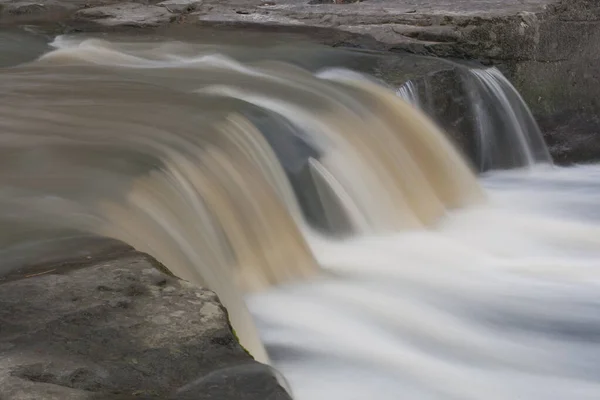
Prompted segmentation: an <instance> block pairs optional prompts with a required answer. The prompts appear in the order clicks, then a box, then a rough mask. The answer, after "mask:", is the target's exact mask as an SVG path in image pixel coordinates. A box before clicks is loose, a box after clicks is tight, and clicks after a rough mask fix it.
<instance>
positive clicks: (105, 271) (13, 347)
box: [0, 239, 289, 400]
mask: <svg viewBox="0 0 600 400" xmlns="http://www.w3.org/2000/svg"><path fill="white" fill-rule="evenodd" d="M86 246H87V250H85V248H86ZM77 247H79V248H80V250H79V253H80V254H79V257H78V258H72V259H65V260H63V261H60V260H58V259H56V258H55V257H53V256H51V254H50V253H47V254H46V255H45V259H44V260H42V261H43V262H42V263H37V264H35V265H34V264H31V265H28V266H27V267H26V268H24V269H23V268H20V269H14V270H12V271H11V272H10V273H9V274H8V275H4V276H3V277H2V278H1V280H0V398H1V399H10V400H25V399H27V400H42V399H43V400H54V399H56V400H69V399H73V400H75V399H77V400H79V399H86V400H101V399H102V400H111V399H113V400H117V399H180V400H184V399H194V400H202V399H219V400H229V399H231V400H234V399H235V400H238V399H239V400H243V399H248V400H289V396H288V395H287V393H286V392H285V391H284V390H283V389H282V388H281V387H280V386H279V384H278V383H277V380H276V378H275V377H274V375H273V373H272V371H271V370H270V368H269V367H267V366H265V365H262V364H259V363H257V362H255V361H254V360H253V359H252V357H251V356H250V355H249V354H247V353H246V352H245V350H244V349H243V348H242V347H241V346H240V344H239V343H238V341H237V340H236V338H235V335H234V333H233V332H232V329H231V327H230V325H229V321H228V318H227V312H226V310H225V309H224V308H223V306H222V305H221V304H220V302H219V300H218V298H217V296H216V295H215V294H214V293H213V292H211V291H208V290H205V289H201V288H198V287H195V286H193V285H191V284H189V283H187V282H185V281H181V280H179V279H176V278H174V277H172V276H170V275H168V274H165V273H163V272H161V271H159V269H157V268H156V267H158V268H161V267H160V265H159V264H158V263H157V262H156V261H155V260H153V259H152V258H150V257H149V256H147V255H145V254H142V253H138V252H136V251H134V250H133V249H131V248H129V247H127V246H125V245H123V244H120V243H119V242H114V241H107V240H98V239H94V240H88V241H87V243H83V242H80V243H77ZM57 254H58V253H57ZM84 254H86V255H84Z"/></svg>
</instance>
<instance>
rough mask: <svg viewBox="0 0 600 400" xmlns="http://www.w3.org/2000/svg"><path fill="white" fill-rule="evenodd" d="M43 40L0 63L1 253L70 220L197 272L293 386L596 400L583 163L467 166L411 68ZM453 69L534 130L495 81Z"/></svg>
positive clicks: (319, 391)
mask: <svg viewBox="0 0 600 400" xmlns="http://www.w3.org/2000/svg"><path fill="white" fill-rule="evenodd" d="M54 45H55V47H57V48H56V49H55V50H53V51H51V52H48V53H46V54H44V55H43V56H42V57H40V58H39V59H38V60H36V61H33V62H29V63H25V64H20V65H18V66H14V67H11V68H4V69H2V70H0V87H2V89H3V93H2V95H1V96H0V153H1V156H0V166H1V168H0V202H1V204H2V207H1V208H0V210H1V211H0V228H1V229H0V231H2V232H8V229H9V227H10V228H11V229H13V230H14V231H15V232H22V233H19V235H18V237H10V235H6V237H2V240H3V241H2V243H1V245H2V251H3V254H9V253H10V252H11V251H13V252H14V250H15V248H17V247H18V246H20V245H22V244H23V242H27V241H28V240H33V239H35V240H40V238H42V239H43V240H52V239H53V238H55V239H56V240H60V238H62V237H67V236H69V237H70V236H72V235H75V234H78V233H77V232H87V233H88V234H89V233H92V234H99V235H104V236H109V237H113V238H117V239H120V240H123V241H125V242H127V243H129V244H131V245H133V246H135V247H136V248H138V249H139V250H142V251H145V252H148V253H150V254H151V255H153V256H154V257H155V258H157V259H158V260H159V261H161V262H162V263H163V264H165V265H166V266H167V267H168V268H169V269H170V270H171V271H172V272H173V273H174V274H175V275H177V276H179V277H181V278H183V279H186V280H189V281H191V282H194V283H196V284H199V285H206V286H208V287H210V288H211V289H213V290H215V291H216V292H217V293H218V294H219V296H220V298H221V300H222V301H223V303H224V304H225V305H226V306H227V307H228V309H229V312H230V316H231V319H232V324H233V325H234V327H235V328H236V331H237V332H238V335H239V336H240V340H241V341H242V344H244V345H245V346H246V347H247V348H248V349H249V350H250V352H251V353H252V354H253V355H254V356H255V357H256V358H257V359H258V360H260V361H263V362H271V363H272V364H273V365H274V366H275V367H276V368H277V369H278V370H280V371H281V372H282V373H283V374H284V375H285V377H286V378H287V379H288V380H289V381H290V384H291V387H292V390H293V392H294V395H295V398H296V399H300V400H302V399H307V400H308V399H310V400H321V399H323V400H325V399H327V400H331V399H340V400H341V399H344V400H352V399H356V400H364V399H371V398H377V399H390V400H392V399H394V400H395V399H398V398H404V397H407V398H414V399H473V400H475V399H477V400H479V399H503V400H504V399H517V398H518V399H525V400H537V399H545V400H553V399H556V400H563V399H566V398H569V399H597V398H599V397H600V380H599V379H598V377H597V374H596V373H595V370H596V369H597V368H598V367H600V346H598V343H597V339H598V337H600V317H598V313H597V311H596V308H597V306H598V305H599V303H600V296H599V295H598V293H600V292H599V291H598V285H599V284H600V280H599V279H598V277H597V275H598V274H597V271H598V266H599V265H600V263H599V262H600V226H598V224H599V223H600V218H598V215H600V212H599V211H598V207H597V204H598V202H597V201H598V200H599V199H600V197H599V196H600V185H598V183H597V179H595V178H597V176H598V174H599V172H598V168H597V167H596V166H588V167H577V168H571V169H558V168H546V167H545V166H537V167H533V168H532V169H531V170H529V171H523V170H512V171H508V172H494V173H490V174H489V175H488V176H486V177H485V178H481V179H480V180H479V182H478V180H477V178H476V177H475V175H474V174H473V172H472V171H471V170H470V169H469V167H468V165H467V163H466V162H465V161H464V160H463V159H462V158H461V156H460V153H459V152H458V151H457V150H455V149H454V147H453V146H452V144H451V142H450V140H449V139H447V138H446V137H445V135H444V134H443V132H442V131H441V130H440V129H439V128H438V127H437V126H436V125H435V124H433V123H432V122H431V121H430V120H429V119H428V118H427V117H426V116H425V114H423V113H422V112H420V111H418V110H417V108H416V107H414V106H413V105H411V104H409V102H406V101H404V100H402V98H401V97H400V96H398V94H400V95H401V96H404V95H410V96H413V95H412V94H411V93H412V92H414V91H413V90H410V87H407V88H406V90H404V91H399V92H398V93H394V92H393V91H391V90H389V89H387V88H385V87H383V86H380V85H378V84H377V83H376V82H374V81H373V80H372V79H370V78H369V77H367V76H364V75H360V74H357V73H354V72H351V71H348V70H342V69H336V68H325V69H322V70H320V71H319V72H318V73H316V74H312V73H310V72H308V71H307V70H304V69H301V68H298V67H295V66H292V65H290V64H286V63H282V62H265V61H260V57H258V59H255V60H250V61H246V62H240V61H237V60H236V59H235V54H233V56H232V55H231V54H230V55H228V56H225V55H220V54H216V53H215V52H214V46H212V47H210V48H209V49H207V48H205V47H202V46H194V45H191V44H185V43H179V42H166V43H164V42H143V41H139V40H138V41H136V42H118V41H115V42H107V41H99V40H95V39H86V40H84V39H80V38H77V37H75V38H70V37H61V38H59V40H57V41H55V43H54ZM229 50H230V51H231V49H229ZM233 53H235V51H233ZM473 74H474V76H476V77H477V79H479V81H478V82H479V83H478V84H480V89H481V93H483V94H485V96H483V97H482V98H481V99H480V101H481V103H482V104H484V105H485V106H486V107H488V106H489V104H490V102H492V101H495V102H497V103H498V104H500V105H501V107H500V108H499V109H498V110H500V111H501V113H504V114H503V115H510V116H513V117H514V118H512V117H511V118H512V119H510V120H509V121H508V122H509V123H508V124H507V125H506V126H509V125H510V126H513V125H514V126H516V127H518V128H519V129H520V130H519V131H517V132H516V133H515V134H518V135H521V134H523V135H526V134H529V133H530V132H533V134H534V135H535V134H536V132H535V131H531V130H530V129H532V128H531V126H530V125H529V123H530V122H531V121H530V120H529V119H527V118H528V117H527V114H524V111H523V110H524V109H523V108H521V107H522V105H521V103H520V101H521V99H520V98H517V97H515V93H516V92H514V93H513V92H511V91H510V90H509V89H510V87H508V86H506V82H505V81H504V80H503V78H502V79H501V77H500V76H498V75H497V74H496V73H495V72H493V71H487V72H485V73H484V72H481V71H478V72H473ZM513 90H514V89H513ZM402 93H404V95H403V94H402ZM414 93H416V92H414ZM413 100H415V101H416V100H418V97H414V96H413ZM415 101H413V103H414V102H415ZM484 109H485V108H482V110H484ZM481 112H482V113H483V112H484V111H481ZM490 121H492V119H490ZM488 128H489V127H488ZM486 132H487V133H486V135H488V136H490V137H489V138H488V139H490V140H496V138H495V135H497V134H498V133H496V132H495V131H493V130H489V129H488V130H487V131H486ZM486 143H488V144H489V143H490V142H486ZM519 143H522V144H523V145H524V146H525V147H526V148H527V149H531V148H535V146H537V145H538V144H539V143H538V144H536V143H534V142H533V141H531V140H529V141H525V142H519ZM527 146H529V147H527ZM486 149H487V150H489V151H490V154H495V152H496V151H499V150H498V148H497V147H495V146H489V147H486ZM487 150H486V151H487ZM527 151H529V153H528V154H529V155H532V154H533V155H532V157H529V156H527V157H524V158H523V160H528V162H529V161H532V162H533V161H538V160H541V161H543V157H541V158H540V157H538V155H537V154H538V153H536V152H535V151H532V150H527ZM540 154H541V153H540ZM566 182H568V183H569V185H571V186H572V189H569V190H568V191H564V190H562V189H563V188H564V187H565V183H566ZM484 188H485V190H484ZM307 221H309V222H307ZM34 233H35V234H34ZM80 234H81V233H80ZM340 236H341V237H342V238H341V237H340ZM10 254H12V253H10ZM246 304H247V305H248V306H249V310H250V312H251V313H250V312H248V309H247V308H246Z"/></svg>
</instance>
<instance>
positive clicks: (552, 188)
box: [249, 165, 600, 400]
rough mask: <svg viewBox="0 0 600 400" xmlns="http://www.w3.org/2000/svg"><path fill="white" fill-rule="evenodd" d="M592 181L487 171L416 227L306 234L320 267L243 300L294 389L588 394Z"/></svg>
mask: <svg viewBox="0 0 600 400" xmlns="http://www.w3.org/2000/svg"><path fill="white" fill-rule="evenodd" d="M598 178H600V166H595V165H591V166H579V167H572V168H558V167H548V166H543V167H537V168H534V169H532V170H529V169H527V170H513V171H509V172H494V173H490V174H487V176H485V177H482V178H481V183H482V184H483V186H484V187H485V188H486V193H487V195H488V198H489V202H488V204H487V205H484V206H480V207H477V208H472V209H470V210H461V211H456V212H453V213H451V214H449V215H448V216H446V217H445V218H443V219H442V220H441V221H440V223H439V224H438V226H436V227H435V228H434V229H431V230H428V231H426V232H406V233H401V234H396V235H391V236H380V237H365V238H360V239H355V240H348V241H344V242H332V241H328V240H325V239H323V238H319V237H317V236H316V235H313V237H312V238H311V240H309V242H310V244H311V246H312V248H313V250H314V254H315V255H316V257H317V259H318V261H319V264H320V265H321V266H323V267H324V268H325V269H326V271H327V272H328V275H329V276H328V277H324V278H323V279H322V280H320V281H318V282H314V283H310V284H298V285H288V286H285V287H281V288H277V289H274V290H272V291H270V292H269V293H265V294H261V295H257V296H253V297H251V298H250V299H249V305H250V309H251V311H252V313H253V314H254V316H255V317H256V320H257V323H258V327H259V330H260V332H261V336H262V338H263V340H264V341H265V344H266V347H267V350H268V351H269V352H270V354H271V355H272V358H273V362H274V365H275V367H276V368H277V369H278V370H280V371H281V372H282V373H283V375H284V376H285V377H286V378H287V379H288V381H289V383H290V386H291V388H292V389H293V394H294V395H295V398H296V399H299V400H330V399H336V400H337V399H339V400H342V399H344V400H363V399H377V400H388V399H389V400H396V399H399V398H410V399H419V400H421V399H440V400H441V399H486V400H488V399H489V400H492V399H532V400H534V399H535V400H537V399H544V400H554V399H556V400H563V399H590V400H591V399H597V398H599V397H598V396H600V384H599V382H598V375H597V372H596V371H597V370H598V367H600V345H599V341H600V313H598V307H599V306H600V290H599V289H600V279H599V278H600V275H599V272H600V223H599V222H600V218H599V217H600V207H599V204H600V201H599V200H600V180H599V179H598Z"/></svg>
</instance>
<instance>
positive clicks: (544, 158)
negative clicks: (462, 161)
mask: <svg viewBox="0 0 600 400" xmlns="http://www.w3.org/2000/svg"><path fill="white" fill-rule="evenodd" d="M469 74H470V75H471V76H472V78H473V79H472V80H470V83H471V84H473V85H474V87H475V90H473V91H472V92H471V96H472V97H471V104H472V106H473V112H474V115H475V120H476V124H477V132H478V135H477V139H478V147H479V152H480V154H481V167H482V168H488V169H499V168H507V167H531V166H533V165H535V164H540V163H552V159H551V157H550V153H549V152H548V148H547V146H546V143H545V142H544V139H543V137H542V133H541V131H540V128H539V127H538V125H537V122H536V121H535V119H534V118H533V115H532V114H531V111H530V110H529V108H528V107H527V104H525V102H524V101H523V98H522V97H521V95H520V94H519V92H517V90H516V89H515V88H514V86H513V85H512V84H511V83H510V82H509V81H508V79H506V77H505V76H504V75H502V73H501V72H500V71H499V70H498V69H497V68H488V69H470V70H469Z"/></svg>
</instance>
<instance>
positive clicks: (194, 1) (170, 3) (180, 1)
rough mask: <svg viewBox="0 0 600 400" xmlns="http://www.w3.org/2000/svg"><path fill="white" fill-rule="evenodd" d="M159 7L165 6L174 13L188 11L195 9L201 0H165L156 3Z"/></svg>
mask: <svg viewBox="0 0 600 400" xmlns="http://www.w3.org/2000/svg"><path fill="white" fill-rule="evenodd" d="M156 5H157V6H160V7H165V8H166V9H167V10H169V11H171V12H174V13H180V14H181V13H188V12H192V11H195V10H197V9H198V8H199V7H200V6H201V5H202V1H198V0H166V1H161V2H160V3H158V4H156Z"/></svg>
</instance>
